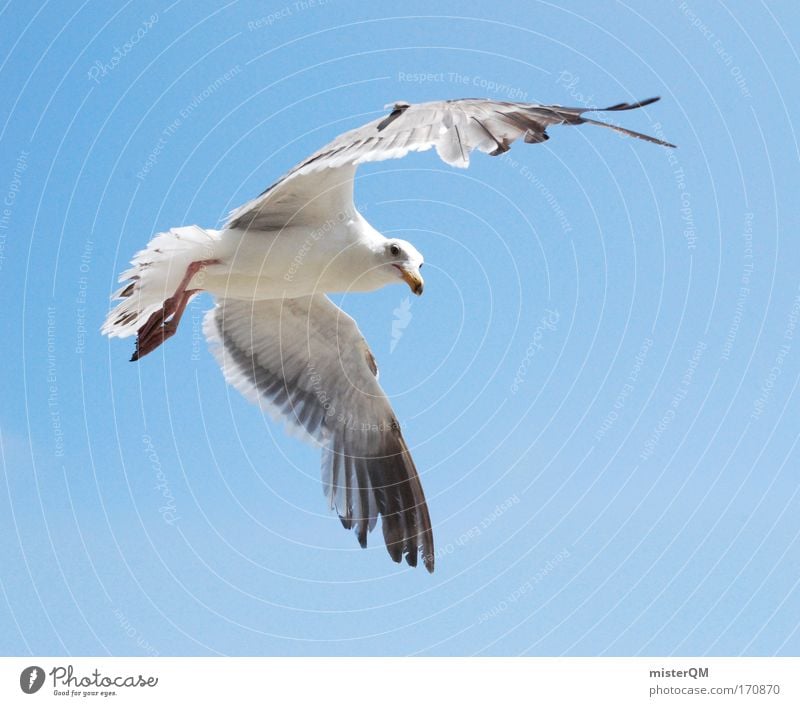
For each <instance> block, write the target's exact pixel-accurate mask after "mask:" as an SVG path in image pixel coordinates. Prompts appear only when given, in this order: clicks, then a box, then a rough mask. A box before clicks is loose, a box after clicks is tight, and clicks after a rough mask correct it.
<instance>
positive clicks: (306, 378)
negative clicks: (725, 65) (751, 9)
mask: <svg viewBox="0 0 800 706" xmlns="http://www.w3.org/2000/svg"><path fill="white" fill-rule="evenodd" d="M657 100H658V98H650V99H648V100H644V101H639V102H635V103H619V104H617V105H612V106H609V107H608V108H565V107H562V106H559V105H537V104H533V103H516V102H505V101H496V100H489V99H473V98H469V99H460V100H446V101H435V102H430V103H419V104H409V103H406V102H397V103H394V104H393V105H391V106H387V109H390V111H389V112H388V114H383V115H382V116H381V117H380V118H378V119H377V120H374V121H372V122H369V123H367V124H366V125H364V126H362V127H359V128H356V129H355V130H351V131H349V132H345V133H343V134H341V135H339V136H338V137H337V138H335V139H334V140H333V142H331V143H329V144H328V145H326V146H325V147H323V148H322V149H320V150H319V151H318V152H315V153H314V154H312V155H311V156H310V157H308V158H307V159H305V160H303V161H302V162H300V163H299V164H298V165H296V166H295V167H293V168H292V169H291V170H290V171H289V172H287V173H286V174H285V175H284V176H283V177H282V178H280V179H279V180H278V181H277V182H275V183H274V184H273V185H272V186H270V187H269V188H268V189H267V190H266V191H264V192H263V193H262V194H261V195H260V196H258V197H257V198H255V199H253V200H251V201H249V202H247V203H245V204H244V205H243V206H241V207H240V208H237V209H236V210H234V211H233V212H232V213H231V214H230V215H229V217H228V220H227V222H226V223H225V224H224V226H223V227H222V229H220V230H212V229H208V228H201V227H199V226H196V225H194V226H185V227H178V228H172V229H170V230H169V231H167V232H164V233H159V234H157V235H156V236H155V237H154V238H153V239H152V240H151V241H150V242H149V244H148V245H147V247H146V248H145V249H144V250H141V251H140V252H138V253H137V254H136V255H135V256H134V258H133V260H132V261H131V267H130V269H128V270H126V271H125V272H123V273H122V275H121V276H120V280H119V281H120V282H121V283H124V286H123V287H122V288H121V289H119V291H117V292H116V293H115V294H114V295H113V296H112V299H114V300H120V302H119V303H118V304H117V305H116V306H115V307H114V308H113V309H112V310H111V311H110V312H109V314H108V317H107V319H106V320H105V323H104V325H103V327H102V329H101V331H102V333H104V334H106V335H108V336H109V337H121V338H124V337H128V336H134V335H135V336H136V348H135V351H134V354H133V357H132V359H131V360H134V361H135V360H140V359H141V358H143V357H144V356H146V355H147V354H148V353H151V352H152V351H153V350H155V349H156V348H157V347H158V346H160V345H161V344H162V343H163V342H164V341H166V340H167V339H168V338H169V337H171V336H172V335H174V334H175V332H176V330H177V328H178V325H179V323H180V320H181V316H182V315H183V313H184V311H185V309H186V306H187V304H188V303H189V301H190V300H191V299H192V297H194V296H196V295H197V294H198V293H199V292H201V291H203V292H207V293H209V294H211V295H212V296H213V297H214V298H215V306H214V307H213V308H212V309H211V310H209V311H208V312H207V313H206V315H205V318H204V321H203V331H204V333H205V336H206V338H207V339H208V341H209V344H210V347H211V350H212V352H213V353H214V355H215V357H216V359H217V361H218V362H219V364H220V366H221V368H222V371H223V374H224V376H225V379H226V380H227V381H228V382H229V383H230V384H231V385H233V387H235V388H236V389H237V390H239V391H240V392H241V393H242V394H243V395H244V396H245V397H247V398H248V399H250V400H252V401H254V402H256V403H257V404H259V405H260V406H261V407H262V408H263V409H265V410H267V411H268V412H270V413H271V414H272V416H273V417H274V418H276V419H279V420H283V421H284V422H285V424H286V426H287V428H288V430H289V431H292V430H294V431H297V432H300V434H301V435H302V436H304V437H306V438H307V439H308V440H309V441H311V442H312V443H315V444H317V445H318V446H319V447H320V449H321V456H322V481H323V488H324V492H325V495H326V497H327V501H328V504H329V507H330V509H331V510H336V512H337V513H338V515H339V518H340V520H341V522H342V524H343V525H344V527H345V528H346V529H354V530H355V533H356V536H357V538H358V542H359V544H360V545H361V546H362V547H366V546H367V534H368V533H369V532H371V531H372V530H373V529H374V528H375V526H376V524H377V521H378V518H379V517H380V518H381V526H382V530H383V536H384V540H385V544H386V548H387V550H388V552H389V555H390V556H391V558H392V559H393V560H394V561H395V562H398V563H400V562H402V560H403V559H405V561H406V562H407V563H408V564H409V565H410V566H416V565H417V562H418V558H419V556H421V557H422V561H423V563H424V565H425V567H426V568H427V569H428V571H430V572H433V569H434V543H433V532H432V530H431V520H430V515H429V513H428V507H427V504H426V502H425V495H424V493H423V490H422V485H421V483H420V479H419V475H418V473H417V469H416V466H415V465H414V461H413V459H412V457H411V453H410V452H409V449H408V446H407V444H406V441H405V439H404V438H403V434H402V431H401V428H400V424H399V422H398V420H397V417H396V415H395V413H394V411H393V410H392V406H391V404H390V402H389V400H388V398H387V397H386V395H385V394H384V392H383V390H382V389H381V386H380V384H379V383H378V366H377V364H376V361H375V357H374V356H373V355H372V352H371V351H370V348H369V346H368V345H367V342H366V341H365V340H364V337H363V336H362V334H361V332H360V331H359V329H358V326H357V325H356V322H355V321H354V320H353V319H352V318H351V317H350V316H348V315H347V314H346V313H345V312H344V311H342V310H341V309H340V308H339V307H338V306H336V304H334V303H333V302H332V301H331V300H330V299H329V298H328V296H327V295H328V294H331V293H336V292H340V293H341V292H354V291H356V292H366V291H371V290H375V289H379V288H381V287H384V286H386V285H390V284H397V283H405V284H406V285H408V287H410V289H411V291H412V292H413V293H414V294H417V295H419V294H422V291H423V279H422V275H421V274H420V270H421V269H422V265H423V257H422V255H421V254H420V252H419V251H418V250H417V249H416V248H415V247H414V246H413V245H412V244H411V243H409V242H407V241H405V240H401V239H399V238H387V237H385V236H383V235H382V234H381V233H379V232H378V231H377V230H376V229H375V228H373V227H372V226H371V225H370V224H369V223H368V222H367V221H366V220H365V218H364V217H363V216H362V215H361V213H359V212H358V210H357V209H356V207H355V204H354V202H353V181H354V178H355V174H356V170H357V169H358V166H359V165H360V164H362V163H365V162H378V161H382V160H386V159H398V158H400V157H404V156H406V155H407V154H408V153H409V152H422V151H425V150H429V149H431V148H435V149H436V152H437V154H438V155H439V157H440V158H441V159H442V160H443V161H444V162H446V163H447V164H449V165H452V166H454V167H461V168H466V167H467V166H469V158H470V153H471V152H472V151H473V150H478V151H480V152H484V153H486V154H489V155H492V156H497V155H500V154H503V153H504V152H506V151H508V150H509V148H510V147H511V144H512V143H513V142H515V141H516V140H518V139H520V138H521V139H522V140H523V142H526V143H530V144H537V143H540V142H544V141H545V140H547V139H548V137H549V136H548V134H547V128H549V127H550V126H552V125H582V124H590V125H600V126H603V127H606V128H610V129H612V130H616V131H617V132H620V133H622V134H623V135H627V136H630V137H635V138H639V139H641V140H646V141H648V142H652V143H655V144H657V145H662V146H665V147H674V145H672V144H670V143H668V142H664V141H663V140H660V139H657V138H655V137H650V136H648V135H644V134H641V133H638V132H633V131H632V130H628V129H627V128H623V127H620V126H618V125H613V124H609V123H604V122H601V121H599V120H595V119H592V118H589V117H585V114H586V113H589V112H594V111H601V110H602V111H613V112H616V111H625V110H633V109H635V108H642V107H644V106H647V105H650V104H651V103H654V102H655V101H657Z"/></svg>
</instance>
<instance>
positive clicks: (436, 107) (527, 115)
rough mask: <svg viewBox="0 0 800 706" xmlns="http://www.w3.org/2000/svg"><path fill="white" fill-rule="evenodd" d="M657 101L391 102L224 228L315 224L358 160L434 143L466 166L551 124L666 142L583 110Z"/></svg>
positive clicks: (335, 202) (346, 200)
mask: <svg viewBox="0 0 800 706" xmlns="http://www.w3.org/2000/svg"><path fill="white" fill-rule="evenodd" d="M657 100H658V98H649V99H647V100H643V101H639V102H637V103H619V104H617V105H612V106H609V107H608V108H564V107H562V106H558V105H537V104H535V103H511V102H505V101H495V100H488V99H478V98H465V99H462V100H451V101H436V102H432V103H418V104H414V105H410V104H408V103H395V104H394V106H393V108H392V111H391V112H390V113H389V114H388V115H387V116H385V117H382V118H379V119H377V120H373V121H372V122H371V123H367V124H366V125H364V126H362V127H359V128H356V129H355V130H350V131H349V132H345V133H343V134H341V135H339V137H337V138H336V139H335V140H333V142H331V143H329V144H328V145H326V146H325V147H323V148H322V149H321V150H319V151H318V152H315V153H314V154H312V155H311V156H310V157H308V159H305V160H304V161H302V162H301V163H300V164H298V165H297V166H295V167H294V168H292V169H291V170H290V171H289V172H288V173H287V174H285V175H284V176H283V177H282V178H281V179H279V180H278V181H277V182H276V183H275V184H273V185H272V186H270V187H269V188H268V189H267V190H266V191H265V192H264V193H262V194H261V195H260V196H258V197H257V198H255V199H253V200H252V201H249V202H247V203H246V204H244V205H243V206H241V207H240V208H238V209H236V210H235V211H233V212H232V213H231V214H230V216H229V219H228V223H227V227H228V228H242V229H247V228H253V229H256V230H269V229H274V228H282V227H283V226H285V225H287V224H289V223H295V224H298V225H299V224H307V225H312V226H313V225H323V224H324V222H325V221H326V219H331V218H341V217H343V216H346V215H347V214H349V213H351V212H352V210H353V177H354V175H355V171H356V168H357V166H358V165H359V164H361V163H363V162H379V161H382V160H385V159H398V158H400V157H404V156H405V155H407V154H408V153H409V152H422V151H424V150H428V149H431V148H432V147H435V148H436V151H437V153H438V154H439V156H440V157H441V158H442V159H443V160H444V161H445V162H447V163H448V164H452V165H453V166H456V167H467V166H469V155H470V152H472V150H475V149H477V150H480V151H481V152H485V153H487V154H490V155H499V154H502V153H503V152H506V151H507V150H508V149H509V148H510V147H511V144H512V143H513V142H514V141H515V140H517V139H519V138H522V139H523V140H524V141H525V142H528V143H537V142H544V141H545V140H547V139H548V137H549V136H548V134H547V128H548V127H550V126H551V125H581V124H584V123H588V124H591V125H601V126H603V127H608V128H610V129H612V130H616V131H617V132H621V133H622V134H624V135H629V136H631V137H637V138H639V139H641V140H646V141H648V142H654V143H655V144H657V145H663V146H665V147H674V146H675V145H672V144H670V143H668V142H664V141H663V140H659V139H658V138H655V137H650V136H649V135H644V134H642V133H639V132H634V131H633V130H628V129H627V128H624V127H620V126H618V125H610V124H608V123H604V122H601V121H599V120H593V119H591V118H586V117H584V114H585V113H588V112H593V111H620V110H633V109H634V108H641V107H643V106H646V105H650V104H651V103H654V102H655V101H657Z"/></svg>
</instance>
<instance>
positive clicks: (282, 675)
mask: <svg viewBox="0 0 800 706" xmlns="http://www.w3.org/2000/svg"><path fill="white" fill-rule="evenodd" d="M440 698H446V699H448V700H452V701H451V702H452V703H458V704H459V706H460V705H461V704H487V703H488V704H491V703H495V702H499V703H502V704H506V703H512V704H517V703H522V704H527V703H530V704H565V703H576V704H577V703H580V704H615V705H618V704H623V705H627V704H637V705H638V704H648V703H649V704H681V703H697V704H702V703H706V701H705V699H708V701H707V703H710V704H727V703H748V704H800V659H799V658H791V657H779V658H769V657H753V658H740V657H731V658H725V657H711V658H704V657H698V658H693V657H687V658H668V659H659V658H649V657H647V658H639V657H631V658H615V657H608V658H605V657H604V658H590V657H586V658H584V657H575V658H570V657H554V658H550V657H530V658H527V657H525V658H523V657H511V658H505V657H489V658H483V657H481V658H471V657H465V658H449V657H441V658H382V657H373V658H349V657H342V658H316V657H308V658H294V657H292V658H281V657H223V658H218V657H194V658H191V657H157V658H156V657H153V658H127V657H111V658H109V657H98V658H94V657H76V658H64V657H35V658H34V657H21V658H17V657H5V658H1V659H0V704H3V705H4V706H5V705H6V704H29V705H32V704H36V703H50V702H52V701H59V702H61V703H74V700H76V699H77V700H80V701H81V702H83V703H98V702H111V703H116V704H128V703H132V704H138V703H147V704H194V703H208V702H211V701H212V700H218V699H225V700H226V701H227V702H228V703H230V704H271V703H289V704H295V703H300V704H313V703H320V704H322V703H324V704H326V706H327V705H329V704H330V705H331V706H337V705H338V704H348V706H352V704H353V703H357V704H361V703H369V702H375V703H380V704H381V706H391V705H393V704H408V702H409V701H411V700H415V701H418V702H419V703H422V704H427V703H430V702H431V701H432V700H433V699H440Z"/></svg>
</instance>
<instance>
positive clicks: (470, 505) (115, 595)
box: [0, 0, 800, 655]
mask: <svg viewBox="0 0 800 706" xmlns="http://www.w3.org/2000/svg"><path fill="white" fill-rule="evenodd" d="M799 19H800V18H798V10H797V8H796V6H795V5H794V4H793V3H789V2H786V3H770V5H769V6H767V5H766V4H762V3H749V2H736V3H715V4H711V3H700V2H694V1H693V0H686V2H682V1H676V2H669V3H659V4H656V3H645V2H633V3H611V2H609V3H597V4H589V3H582V2H561V1H559V2H554V3H545V2H537V1H535V0H531V1H530V2H526V3H519V2H514V3H507V2H495V3H478V2H457V3H456V2H439V3H436V4H435V5H431V3H427V2H414V1H411V2H406V3H404V4H403V5H402V7H400V6H397V5H395V4H391V5H390V4H389V3H366V2H363V3H362V2H345V1H340V0H328V2H320V1H319V0H317V2H307V3H306V2H297V3H295V2H294V1H293V0H290V2H289V3H288V4H284V0H279V1H278V2H267V3H258V4H256V3H229V4H227V5H223V6H220V5H218V4H217V3H210V2H188V1H187V0H183V1H181V0H179V1H178V2H171V3H170V2H163V3H160V2H137V3H133V2H129V3H113V2H112V3H100V2H86V3H84V4H82V5H79V4H78V3H75V4H71V5H70V6H69V7H67V6H66V5H63V4H61V5H59V4H56V3H44V4H42V5H36V4H26V3H21V2H11V3H8V4H6V5H5V6H4V8H3V10H2V14H0V24H1V26H2V28H3V31H2V32H0V57H2V58H1V59H0V85H2V92H3V96H4V101H3V105H2V108H0V154H1V155H2V159H1V160H0V165H2V167H1V168H0V196H1V197H2V199H3V202H4V205H3V206H2V209H1V210H0V294H1V295H2V300H3V302H4V303H5V307H4V315H3V317H2V319H0V327H2V328H0V332H1V333H2V339H3V341H4V345H3V348H2V350H3V365H2V368H1V370H2V372H0V376H2V377H1V378H0V380H2V389H3V400H4V403H3V405H2V412H0V440H1V441H2V447H1V448H2V456H1V457H0V461H1V462H0V468H2V481H0V536H2V537H3V541H2V544H1V545H0V547H1V549H0V566H1V567H2V569H0V588H1V589H2V592H1V593H2V595H0V653H2V654H28V653H33V654H53V655H58V654H101V655H104V654H114V655H147V654H161V655H179V654H180V655H209V654H241V655H245V654H247V655H342V654H346V655H405V654H420V655H471V654H485V655H517V654H526V655H562V654H566V655H601V654H602V655H671V654H674V655H688V654H713V655H738V654H747V655H773V654H781V655H796V654H797V653H798V650H800V586H798V577H797V571H796V567H797V566H798V563H799V560H800V541H798V535H800V520H798V518H800V494H799V493H798V474H797V469H798V460H800V449H798V447H797V442H798V436H799V434H798V432H800V425H798V422H797V420H798V418H799V417H798V415H799V414H800V395H798V392H797V385H798V381H799V380H800V331H798V329H797V328H796V324H797V320H798V317H799V316H800V286H799V285H800V278H798V274H797V273H798V271H800V248H799V247H798V245H797V233H798V227H800V211H798V209H797V184H798V176H800V175H799V174H798V172H799V171H800V160H799V159H798V157H799V156H800V150H799V149H798V139H797V135H796V133H795V132H794V130H793V127H792V119H793V116H794V114H795V113H796V112H797V109H798V108H799V107H800V85H799V84H798V83H797V81H794V80H789V78H788V77H791V76H794V75H795V74H796V73H797V69H798V47H797V44H796V37H797V31H798V24H799V22H798V20H799ZM792 37H794V38H795V44H794V45H793V44H792V43H791V41H792ZM651 95H661V96H662V97H663V99H662V101H661V102H660V103H658V104H656V105H653V106H650V107H648V108H646V109H644V110H641V111H637V112H634V113H627V114H624V115H617V116H614V117H615V118H617V119H619V121H620V122H621V123H622V124H624V125H626V126H629V127H631V128H632V129H638V130H641V131H644V132H650V133H654V134H658V135H661V136H663V137H665V138H666V139H668V140H670V141H672V142H675V143H676V144H678V145H679V149H678V150H677V151H673V152H669V151H667V150H664V149H661V148H658V147H655V146H653V145H649V144H645V143H643V142H639V141H635V140H627V139H624V138H622V137H621V136H619V135H617V134H615V133H613V132H611V131H604V130H601V129H599V128H594V127H591V126H585V127H583V128H580V129H573V128H561V129H559V128H553V129H551V131H550V134H551V137H552V139H551V140H550V142H548V143H547V144H544V145H536V146H527V145H517V146H516V147H515V148H514V149H513V150H512V151H511V152H509V153H508V154H507V155H505V156H503V157H501V158H495V159H490V158H488V157H483V156H478V157H476V158H475V159H474V160H473V164H472V167H471V168H470V170H469V171H461V170H454V169H450V168H448V167H446V166H445V165H443V164H442V163H441V162H439V161H438V160H437V158H436V156H435V155H434V154H424V155H415V156H412V157H410V158H408V159H405V160H402V161H400V162H386V163H382V164H375V165H369V166H367V167H366V168H362V170H361V171H360V172H359V179H358V183H357V193H356V201H357V204H359V206H360V207H361V209H362V211H363V213H364V214H365V215H366V216H367V218H368V219H369V220H370V221H371V222H372V223H373V225H375V227H377V228H378V229H379V230H381V231H382V232H384V233H386V234H393V235H396V236H400V237H404V238H407V239H409V240H411V241H412V242H414V244H415V245H416V246H417V247H418V248H419V250H420V251H421V252H422V253H423V254H424V255H425V258H426V291H425V295H424V296H423V297H421V298H420V299H416V298H414V299H413V300H407V297H408V293H407V291H406V290H404V289H401V288H399V287H396V288H387V289H385V290H382V291H380V292H377V293H374V294H369V295H348V296H343V297H338V298H337V301H340V302H341V304H342V306H343V307H344V308H345V309H346V310H347V311H348V312H350V313H351V314H352V315H353V316H355V317H356V319H357V320H358V322H359V325H360V326H361V329H362V331H363V332H364V334H365V335H366V337H367V339H368V340H369V342H370V344H371V346H372V348H373V350H374V352H375V354H376V356H377V358H378V361H379V363H380V365H381V371H382V376H381V380H382V383H383V385H384V387H385V389H386V391H387V393H388V394H389V395H390V396H391V398H392V400H393V403H394V406H395V409H396V411H397V414H398V416H399V419H400V421H401V423H402V424H403V426H404V429H405V434H406V437H407V439H408V441H409V445H410V446H411V448H412V450H413V453H414V456H415V459H416V462H417V465H418V467H419V469H420V471H421V474H422V479H423V484H424V487H425V490H426V494H427V497H428V502H429V506H430V511H431V516H432V519H433V523H434V531H435V536H436V543H437V551H438V558H437V569H436V573H435V574H434V575H432V576H430V575H428V574H426V573H425V572H424V571H422V570H416V571H413V570H410V569H408V568H407V567H398V566H396V565H394V564H393V563H392V562H391V561H390V560H389V558H388V555H387V554H386V551H385V549H384V548H383V546H382V542H381V541H380V536H379V535H375V536H373V537H372V538H371V542H370V548H369V549H368V550H367V551H362V550H360V549H359V548H358V546H357V543H356V541H355V537H354V536H351V534H349V533H347V532H345V531H344V530H343V529H342V528H341V526H340V524H339V521H338V519H337V518H336V517H335V515H333V514H331V513H328V512H327V509H326V505H325V501H324V499H323V495H322V490H321V486H320V481H319V460H318V452H317V450H315V449H313V448H310V447H306V446H303V445H302V444H301V443H300V442H299V441H297V440H295V439H292V438H289V437H286V436H285V435H284V434H283V431H282V429H281V427H280V426H279V425H276V424H274V423H273V422H271V421H270V420H269V419H266V418H264V417H263V415H262V414H261V413H260V412H259V410H258V409H257V408H256V407H253V406H251V405H249V404H248V403H247V402H246V401H245V400H243V399H241V398H240V397H239V396H238V394H237V393H236V392H235V391H234V390H233V389H231V388H228V387H226V385H225V383H224V381H223V379H222V376H221V374H220V373H219V371H218V369H217V366H216V363H215V361H214V360H213V359H212V357H211V355H210V354H209V353H208V351H207V350H206V346H205V343H204V342H203V341H202V339H201V337H200V331H199V322H200V319H201V315H202V312H203V311H204V310H205V309H206V308H208V307H209V306H210V303H211V302H210V299H209V298H207V297H205V296H204V297H201V298H198V299H197V300H195V302H193V304H192V306H191V308H190V309H189V311H188V313H187V316H186V318H184V321H183V323H182V325H181V330H180V331H179V334H178V335H177V336H176V337H175V338H174V339H172V340H171V341H170V342H169V344H168V345H166V346H164V347H163V348H161V349H159V350H158V352H157V353H155V354H153V355H151V356H149V357H148V358H147V359H145V360H144V361H142V362H141V363H139V364H136V365H134V364H131V363H129V362H128V358H129V357H130V353H131V348H132V342H131V341H129V340H128V341H122V342H120V341H112V342H109V341H107V340H105V339H103V338H102V337H100V335H99V333H98V329H99V327H100V324H101V322H102V319H103V317H104V315H105V312H106V311H107V307H108V295H109V293H110V292H111V291H112V289H113V288H114V284H115V281H116V277H117V274H118V273H119V271H121V270H122V269H123V268H124V266H125V265H126V263H127V261H128V259H129V258H130V257H131V256H132V255H133V253H134V252H135V251H136V250H138V249H139V248H141V247H143V246H144V245H145V244H146V242H147V241H148V239H149V238H150V237H151V235H153V234H154V233H156V232H158V231H160V230H164V229H167V228H169V227H170V226H178V225H186V224H195V223H196V224H200V225H203V226H208V227H214V226H216V225H218V224H219V223H220V221H221V220H222V219H223V218H224V215H225V214H226V213H227V211H229V210H230V209H231V208H233V207H235V206H236V205H238V204H239V203H241V202H243V201H244V200H246V199H248V198H250V197H252V196H253V195H254V194H256V193H258V192H259V191H261V190H262V189H263V188H264V187H265V186H266V185H268V184H269V183H271V182H272V181H273V180H274V179H276V178H277V177H278V176H279V175H280V174H281V173H283V172H284V171H285V170H286V169H287V168H289V167H291V166H292V165H293V164H294V163H296V162H297V161H299V160H300V159H302V158H303V157H304V156H306V155H307V154H308V153H310V152H312V151H313V150H315V149H316V148H317V147H319V146H321V145H322V144H324V143H325V142H326V141H328V140H329V139H331V138H332V137H334V136H335V135H336V134H338V133H339V132H342V131H344V130H345V129H349V128H351V127H354V126H357V125H358V124H360V123H362V122H365V121H366V120H367V119H372V118H373V117H375V116H377V115H379V114H380V113H381V111H382V109H383V106H384V105H385V104H387V103H390V102H392V101H395V100H399V99H402V100H407V101H424V100H432V99H440V98H457V97H466V96H487V97H492V98H498V99H518V100H529V101H536V102H542V103H560V104H563V105H579V106H580V105H589V104H595V105H604V104H605V105H608V104H613V103H617V102H620V101H627V100H633V99H641V98H647V97H649V96H651Z"/></svg>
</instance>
